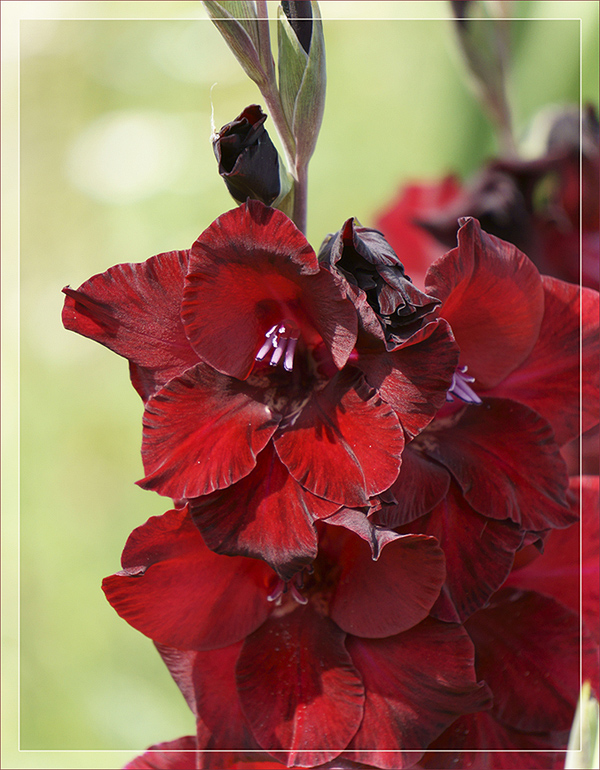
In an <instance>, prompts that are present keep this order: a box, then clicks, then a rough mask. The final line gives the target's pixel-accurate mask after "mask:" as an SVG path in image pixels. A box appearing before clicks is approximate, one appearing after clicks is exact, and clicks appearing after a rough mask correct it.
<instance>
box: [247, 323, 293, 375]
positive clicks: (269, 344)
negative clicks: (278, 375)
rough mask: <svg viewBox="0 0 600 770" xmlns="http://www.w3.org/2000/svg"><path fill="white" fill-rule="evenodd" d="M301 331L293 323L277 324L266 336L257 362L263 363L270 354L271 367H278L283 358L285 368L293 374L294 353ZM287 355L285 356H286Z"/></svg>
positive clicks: (257, 356) (256, 357) (257, 355)
mask: <svg viewBox="0 0 600 770" xmlns="http://www.w3.org/2000/svg"><path fill="white" fill-rule="evenodd" d="M299 337H300V331H299V329H298V327H297V326H296V324H295V323H294V322H293V321H287V320H286V321H283V322H282V323H279V324H275V326H272V327H271V328H270V329H269V331H268V332H267V333H266V334H265V341H264V342H263V344H262V346H261V348H260V350H259V351H258V353H257V354H256V356H255V359H256V361H262V360H263V359H264V358H265V356H266V355H267V354H268V353H269V352H270V353H271V360H270V361H269V364H270V365H271V366H277V365H278V364H279V362H280V361H281V359H282V358H283V368H284V369H285V370H286V371H288V372H291V371H292V369H293V366H294V353H295V351H296V345H297V344H298V338H299ZM284 354H285V355H284Z"/></svg>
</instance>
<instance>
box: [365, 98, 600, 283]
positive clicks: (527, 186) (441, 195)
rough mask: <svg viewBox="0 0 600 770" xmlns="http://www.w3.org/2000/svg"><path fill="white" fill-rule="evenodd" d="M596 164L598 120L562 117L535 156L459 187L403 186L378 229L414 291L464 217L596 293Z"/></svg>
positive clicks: (496, 165) (599, 262)
mask: <svg viewBox="0 0 600 770" xmlns="http://www.w3.org/2000/svg"><path fill="white" fill-rule="evenodd" d="M580 120H581V123H582V129H583V130H582V137H583V143H582V145H581V159H580ZM598 163H599V156H598V118H597V116H596V115H595V114H594V112H593V110H592V109H591V108H590V109H588V110H586V111H585V112H584V114H583V115H582V116H581V117H580V115H579V111H578V110H572V111H568V110H565V111H564V113H563V114H562V115H559V116H558V118H557V120H556V121H555V124H554V126H553V128H552V130H551V131H550V133H549V135H548V141H547V148H546V153H545V154H544V155H542V156H541V157H539V158H536V159H535V160H526V161H522V160H510V161H506V160H496V161H491V162H490V163H488V164H487V165H486V166H485V167H484V168H483V169H482V170H481V171H480V172H479V173H477V174H476V175H475V176H474V177H473V179H471V180H469V181H468V182H466V183H465V184H464V185H463V184H461V183H460V182H459V181H458V180H457V179H456V178H454V177H447V178H445V179H443V180H440V181H439V182H430V183H415V184H411V185H408V186H406V187H405V188H403V189H402V190H400V192H399V194H398V196H397V197H396V199H395V200H394V201H393V202H392V203H391V205H390V206H389V207H388V208H387V209H386V210H385V211H384V212H383V213H382V214H381V215H380V217H379V218H378V221H377V227H379V228H380V229H381V230H382V231H383V233H384V234H385V237H386V238H387V239H388V241H389V242H390V244H391V245H392V247H393V248H394V250H395V251H396V253H397V254H398V256H399V257H400V259H401V261H402V262H403V263H404V266H405V267H406V269H407V271H408V272H409V273H410V274H411V275H412V277H413V278H414V279H415V283H416V284H417V285H418V286H423V285H424V277H425V273H426V271H427V268H428V267H429V265H430V264H431V263H432V262H433V261H434V260H435V259H437V258H438V257H440V256H442V254H443V253H444V252H445V251H446V250H447V249H451V248H453V247H454V245H455V243H456V233H457V230H458V224H457V222H458V219H459V218H461V217H467V216H470V217H475V218H476V219H478V220H479V221H480V222H481V225H482V227H483V229H484V230H485V231H486V232H488V233H490V234H493V235H495V236H497V237H498V238H502V239H503V240H506V241H509V242H510V243H513V244H514V245H515V246H517V247H518V248H519V249H521V250H522V251H524V252H525V253H526V254H527V255H528V256H529V257H530V259H532V260H533V262H534V263H535V265H536V266H537V267H538V269H539V270H540V272H542V273H545V274H548V275H551V276H554V277H555V278H559V279H560V280H563V281H569V282H572V283H576V284H579V283H581V284H582V285H583V286H587V287H589V288H592V289H596V290H597V289H598V288H600V283H599V269H600V241H599V232H598V216H599V214H598V211H599V208H598V170H599V165H598ZM580 223H581V239H580Z"/></svg>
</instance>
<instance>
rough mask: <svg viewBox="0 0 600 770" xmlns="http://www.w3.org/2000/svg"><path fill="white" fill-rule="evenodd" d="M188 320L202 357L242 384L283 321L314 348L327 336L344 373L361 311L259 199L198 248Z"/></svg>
mask: <svg viewBox="0 0 600 770" xmlns="http://www.w3.org/2000/svg"><path fill="white" fill-rule="evenodd" d="M182 317H183V321H184V324H185V329H186V333H187V334H188V336H189V339H190V341H191V343H192V345H193V347H194V349H195V350H196V352H197V353H198V355H199V356H200V358H201V359H202V360H203V361H206V362H207V363H209V364H210V365H211V366H213V367H214V368H215V369H217V370H218V371H220V372H223V373H224V374H229V375H231V376H233V377H238V378H240V379H244V378H246V377H247V376H248V374H249V373H250V370H251V369H252V366H253V365H254V359H255V356H256V354H257V352H258V351H259V349H260V347H261V346H262V344H263V342H264V338H265V334H266V332H267V331H268V330H269V329H270V328H271V327H272V326H273V325H274V324H277V323H281V322H282V321H284V320H290V321H294V322H295V323H296V325H297V326H298V327H299V328H300V330H301V335H302V339H303V341H304V342H305V343H306V344H307V345H309V346H314V345H315V344H317V343H318V342H319V341H320V339H323V341H324V342H325V344H326V345H327V347H328V348H329V350H330V351H331V354H332V356H333V359H334V361H335V363H336V365H337V366H338V367H339V368H341V367H342V366H343V365H344V363H345V362H346V360H347V359H348V356H349V355H350V353H351V352H352V348H353V347H354V343H355V341H356V328H357V320H356V311H355V310H354V307H353V305H352V303H351V302H350V301H349V300H348V299H347V298H346V297H345V295H344V293H343V292H342V291H341V289H340V288H339V287H338V286H337V285H336V283H335V281H334V279H333V277H332V276H331V275H330V274H329V273H328V272H327V271H326V270H325V268H323V267H320V266H319V264H318V262H317V257H316V255H315V253H314V251H313V249H312V248H311V246H310V245H309V243H308V241H307V240H306V238H305V237H304V235H302V233H301V232H300V231H299V230H298V229H297V228H296V226H295V225H294V224H293V222H292V221H291V220H290V219H288V218H287V217H286V216H285V214H282V213H281V212H280V211H277V210H276V209H271V208H267V207H266V206H264V205H263V204H262V203H259V202H258V201H254V200H250V201H248V202H247V203H246V204H244V205H243V206H240V207H239V208H237V209H234V210H233V211H228V212H227V213H225V214H223V215H222V216H220V217H219V218H218V219H217V220H215V222H213V223H212V225H210V227H208V228H207V229H206V230H205V231H204V232H203V233H202V235H201V236H200V237H199V238H198V240H197V241H196V242H195V243H194V245H193V246H192V250H191V255H190V270H189V273H188V276H187V279H186V289H185V293H184V301H183V308H182Z"/></svg>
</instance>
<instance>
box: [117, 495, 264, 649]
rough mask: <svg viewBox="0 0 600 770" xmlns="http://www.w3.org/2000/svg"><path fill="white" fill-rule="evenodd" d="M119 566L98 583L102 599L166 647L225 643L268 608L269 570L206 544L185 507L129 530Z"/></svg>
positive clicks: (256, 624)
mask: <svg viewBox="0 0 600 770" xmlns="http://www.w3.org/2000/svg"><path fill="white" fill-rule="evenodd" d="M122 565H123V570H122V571H121V572H117V573H116V574H115V575H111V576H110V577H107V578H105V579H104V581H103V583H102V588H103V590H104V593H105V594H106V598H107V599H108V601H109V602H110V603H111V604H112V606H113V607H114V609H115V610H116V611H117V612H118V614H119V615H120V616H121V617H122V618H123V619H124V620H126V621H127V622H128V623H129V624H130V625H132V626H133V627H134V628H136V629H137V630H138V631H141V632H142V633H143V634H146V636H149V637H150V638H151V639H153V640H154V641H155V642H159V643H161V644H164V645H167V646H170V647H177V648H181V649H196V650H206V649H213V648H216V647H224V646H226V645H229V644H232V643H234V642H237V641H239V640H240V639H243V638H244V637H245V636H247V634H249V633H251V632H252V631H254V630H255V629H256V628H258V627H259V626H260V625H261V623H263V622H264V620H265V619H266V618H267V616H268V614H269V612H270V610H271V607H270V605H269V603H268V602H267V595H268V593H269V584H270V582H272V580H273V577H274V575H273V572H272V570H271V569H270V568H269V567H268V566H267V565H266V564H264V563H263V562H261V561H258V560H256V559H247V558H245V557H243V556H239V557H236V558H229V557H227V556H220V555H218V554H215V553H213V552H212V551H210V550H209V549H208V548H207V547H206V545H205V544H204V542H203V540H202V537H201V536H200V533H199V532H198V530H197V529H196V528H195V527H194V525H193V523H192V521H191V519H190V516H189V513H188V511H187V508H184V509H182V510H173V511H169V512H167V513H165V514H163V516H153V517H152V518H151V519H149V520H148V521H147V522H146V524H143V525H142V526H141V527H138V528H137V529H135V530H134V531H133V532H132V534H131V535H130V537H129V540H128V541H127V544H126V545H125V550H124V551H123V557H122ZM225 608H226V611H225Z"/></svg>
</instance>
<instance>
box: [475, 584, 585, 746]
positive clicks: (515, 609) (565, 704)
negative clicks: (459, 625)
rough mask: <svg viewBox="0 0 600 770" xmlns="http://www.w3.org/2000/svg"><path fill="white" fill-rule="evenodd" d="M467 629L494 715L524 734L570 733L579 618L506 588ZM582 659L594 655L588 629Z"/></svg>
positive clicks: (551, 603)
mask: <svg viewBox="0 0 600 770" xmlns="http://www.w3.org/2000/svg"><path fill="white" fill-rule="evenodd" d="M465 627H466V629H467V631H468V633H469V635H470V637H471V639H472V640H473V643H474V644H475V649H476V651H477V673H478V675H479V676H481V677H483V678H484V679H485V680H486V682H487V683H488V684H489V686H490V689H491V690H492V692H493V694H494V705H493V707H492V710H491V712H490V713H491V714H492V715H493V716H494V717H495V718H496V719H497V720H498V721H499V722H501V723H502V724H504V725H507V726H508V727H511V728H513V729H515V730H521V731H526V732H534V733H535V732H538V733H539V732H547V731H553V730H568V729H569V728H570V726H571V723H572V721H573V716H574V713H575V705H576V703H577V699H578V697H579V689H580V685H581V682H580V676H579V674H580V668H579V666H580V655H579V653H580V633H579V632H580V629H579V619H578V618H577V616H576V615H575V614H574V613H573V612H571V611H570V610H567V609H566V608H565V607H563V606H562V605H560V604H559V603H558V602H556V601H555V600H554V599H551V598H549V597H545V596H542V595H541V594H536V593H533V592H529V591H518V590H515V589H511V588H504V589H502V590H501V591H499V592H498V594H497V595H496V596H495V597H494V600H493V602H492V603H491V604H490V606H489V607H488V608H486V609H484V610H481V611H480V612H478V613H477V614H476V615H474V616H473V617H472V618H470V619H469V620H468V621H467V622H466V624H465ZM581 641H582V645H583V648H582V649H583V655H584V657H592V656H594V655H595V654H596V650H595V645H594V644H593V643H592V641H591V639H590V637H589V634H587V633H586V632H585V631H584V633H583V638H582V640H581Z"/></svg>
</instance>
